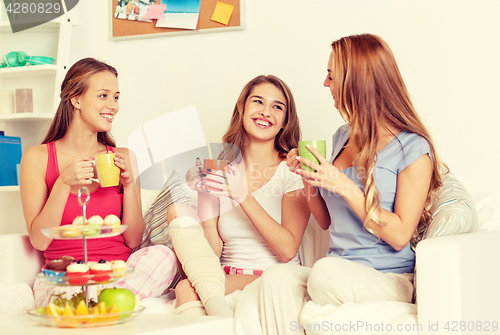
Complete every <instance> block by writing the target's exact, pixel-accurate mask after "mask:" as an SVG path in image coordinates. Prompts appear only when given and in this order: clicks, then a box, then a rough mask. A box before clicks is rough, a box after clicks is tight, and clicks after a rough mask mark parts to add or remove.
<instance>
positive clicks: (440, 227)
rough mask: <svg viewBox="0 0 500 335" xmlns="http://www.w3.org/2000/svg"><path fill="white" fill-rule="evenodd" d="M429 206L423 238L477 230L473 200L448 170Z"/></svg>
mask: <svg viewBox="0 0 500 335" xmlns="http://www.w3.org/2000/svg"><path fill="white" fill-rule="evenodd" d="M436 195H437V200H436V202H435V203H434V204H433V205H432V207H431V213H432V219H431V223H430V224H429V226H427V228H426V230H425V232H424V233H423V239H426V238H432V237H439V236H447V235H458V234H466V233H472V232H477V231H479V229H480V227H479V220H478V217H477V213H476V208H475V204H474V200H473V198H472V196H471V194H470V193H469V192H467V190H466V189H465V187H464V185H463V184H462V183H461V182H460V181H459V180H458V179H457V178H456V177H455V176H454V175H453V174H452V173H450V172H448V173H447V174H445V175H444V176H443V186H441V188H440V189H439V190H438V191H437V192H436ZM416 300H417V269H416V268H415V274H414V279H413V301H414V302H415V303H416Z"/></svg>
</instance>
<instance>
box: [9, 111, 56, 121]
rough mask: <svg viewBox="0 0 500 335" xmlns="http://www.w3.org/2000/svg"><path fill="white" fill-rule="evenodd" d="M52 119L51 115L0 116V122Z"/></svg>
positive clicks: (52, 115) (21, 114)
mask: <svg viewBox="0 0 500 335" xmlns="http://www.w3.org/2000/svg"><path fill="white" fill-rule="evenodd" d="M52 118H54V114H52V113H19V114H0V122H23V121H26V122H27V121H48V120H52Z"/></svg>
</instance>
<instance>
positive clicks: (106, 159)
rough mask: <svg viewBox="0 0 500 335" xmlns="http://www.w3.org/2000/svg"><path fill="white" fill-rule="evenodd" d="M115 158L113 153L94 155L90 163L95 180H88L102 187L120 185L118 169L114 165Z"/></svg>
mask: <svg viewBox="0 0 500 335" xmlns="http://www.w3.org/2000/svg"><path fill="white" fill-rule="evenodd" d="M115 156H116V154H115V153H109V154H103V155H96V156H95V158H94V160H93V161H92V162H93V164H94V165H95V168H96V171H97V179H94V178H90V179H91V180H93V181H95V182H96V183H99V184H100V185H101V186H102V187H109V186H118V185H119V184H120V168H119V167H118V166H116V165H115V161H114V158H115Z"/></svg>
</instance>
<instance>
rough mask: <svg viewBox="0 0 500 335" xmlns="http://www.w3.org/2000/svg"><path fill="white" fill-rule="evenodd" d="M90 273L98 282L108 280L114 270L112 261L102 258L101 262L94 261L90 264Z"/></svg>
mask: <svg viewBox="0 0 500 335" xmlns="http://www.w3.org/2000/svg"><path fill="white" fill-rule="evenodd" d="M90 274H91V275H93V276H92V280H94V281H95V282H96V283H102V282H107V281H109V279H110V278H111V275H112V274H113V270H112V269H111V263H110V262H106V261H105V260H103V259H101V260H100V261H99V262H92V264H91V265H90Z"/></svg>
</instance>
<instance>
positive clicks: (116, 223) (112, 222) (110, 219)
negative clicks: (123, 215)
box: [104, 214, 122, 233]
mask: <svg viewBox="0 0 500 335" xmlns="http://www.w3.org/2000/svg"><path fill="white" fill-rule="evenodd" d="M104 224H105V225H106V226H111V227H112V230H113V232H115V233H119V232H120V225H121V224H122V222H121V221H120V218H119V217H118V216H116V215H114V214H109V215H108V216H106V217H105V218H104Z"/></svg>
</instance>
